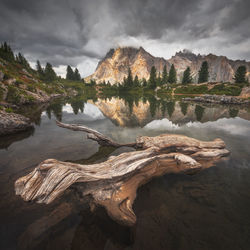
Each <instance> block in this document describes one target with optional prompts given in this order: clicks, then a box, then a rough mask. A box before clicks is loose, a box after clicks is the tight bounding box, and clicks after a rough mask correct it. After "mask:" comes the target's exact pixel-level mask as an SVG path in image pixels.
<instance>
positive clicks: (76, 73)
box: [74, 68, 81, 81]
mask: <svg viewBox="0 0 250 250" xmlns="http://www.w3.org/2000/svg"><path fill="white" fill-rule="evenodd" d="M74 80H75V81H81V75H80V73H79V71H78V69H77V68H75V72H74Z"/></svg>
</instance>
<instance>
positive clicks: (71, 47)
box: [0, 0, 250, 76]
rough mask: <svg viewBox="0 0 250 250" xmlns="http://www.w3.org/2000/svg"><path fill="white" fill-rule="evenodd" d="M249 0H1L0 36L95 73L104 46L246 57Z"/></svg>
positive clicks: (59, 63) (31, 55) (35, 55)
mask: <svg viewBox="0 0 250 250" xmlns="http://www.w3.org/2000/svg"><path fill="white" fill-rule="evenodd" d="M249 9H250V1H248V0H231V1H230V0H220V1H218V0H188V1H187V0H174V1H173V0H165V1H164V0H154V1H153V0H150V1H149V0H127V1H121V0H120V1H119V0H43V1H34V0H24V1H20V0H0V25H1V29H0V41H7V42H9V43H10V44H11V45H12V47H13V48H14V50H15V51H21V52H22V53H23V54H24V55H25V56H26V57H27V58H28V59H29V61H30V62H31V63H34V62H35V61H36V60H37V59H39V60H40V61H41V62H42V63H45V62H50V63H52V64H53V65H54V66H55V67H56V70H57V72H58V73H59V74H63V73H64V72H65V66H66V65H68V64H70V65H72V66H74V67H75V66H77V67H78V68H79V69H80V72H81V73H82V75H83V76H86V75H88V74H90V73H92V72H93V71H94V69H95V67H96V65H97V62H98V60H100V59H101V58H102V57H103V56H104V55H105V54H106V52H107V51H108V50H109V49H110V48H112V47H118V46H143V47H144V48H145V49H146V50H148V51H149V52H150V53H152V54H153V55H155V56H162V57H165V58H169V57H171V56H172V55H174V53H175V52H176V51H178V50H182V49H189V50H192V51H193V52H195V53H201V54H207V53H214V54H217V55H225V56H227V57H229V58H232V59H246V60H250V50H249V48H250V29H249V27H250V15H249Z"/></svg>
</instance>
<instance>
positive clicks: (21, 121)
mask: <svg viewBox="0 0 250 250" xmlns="http://www.w3.org/2000/svg"><path fill="white" fill-rule="evenodd" d="M31 128H33V125H32V124H31V123H30V120H29V119H28V118H26V117H24V116H22V115H19V114H15V113H7V112H4V111H0V136H2V135H8V134H14V133H17V132H20V131H25V130H28V129H31Z"/></svg>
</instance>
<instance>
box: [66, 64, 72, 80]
mask: <svg viewBox="0 0 250 250" xmlns="http://www.w3.org/2000/svg"><path fill="white" fill-rule="evenodd" d="M66 79H67V80H71V81H73V80H74V71H73V69H72V68H71V67H70V66H69V65H68V67H67V73H66Z"/></svg>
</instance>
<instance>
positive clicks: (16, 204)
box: [0, 95, 250, 250]
mask: <svg viewBox="0 0 250 250" xmlns="http://www.w3.org/2000/svg"><path fill="white" fill-rule="evenodd" d="M20 112H21V113H23V114H26V115H27V116H29V117H30V118H31V120H32V121H33V122H34V123H35V124H36V126H35V131H27V132H25V133H20V134H16V135H13V136H9V137H4V138H3V137H1V138H0V149H2V150H0V159H1V160H0V198H1V199H0V221H1V224H0V237H1V243H0V246H1V249H17V245H18V246H19V248H20V249H47V250H48V249H75V250H76V249H91V250H92V249H111V250H112V249H130V250H132V249H170V250H172V249H185V250H186V249H249V246H250V239H249V232H250V213H249V207H250V194H249V190H250V182H249V179H250V164H249V162H250V154H249V148H250V122H249V120H250V110H249V108H248V107H240V106H223V105H204V104H199V105H196V104H192V103H189V104H188V103H183V102H181V101H178V100H175V99H172V98H171V97H166V98H164V99H163V98H158V97H155V96H150V95H145V96H142V97H141V96H138V95H130V96H119V97H116V98H112V97H109V98H103V99H101V98H99V99H96V98H92V100H88V98H87V97H79V96H78V97H75V98H73V99H66V100H59V99H58V100H55V101H54V102H53V103H52V104H51V105H44V106H37V107H35V106H33V107H28V106H27V107H25V108H23V109H22V110H20ZM55 119H59V120H63V121H64V122H66V123H67V122H68V123H82V124H86V125H87V126H89V127H92V128H93V129H96V130H99V131H100V132H102V133H104V134H106V135H108V136H110V137H112V138H113V139H114V140H117V141H120V142H128V141H132V140H134V138H136V137H137V136H139V135H147V136H155V135H159V134H161V133H179V134H184V135H187V136H191V137H195V138H197V139H200V140H212V139H214V138H216V137H221V138H222V139H223V140H224V141H225V142H226V144H227V147H228V148H229V150H230V151H231V152H232V153H231V156H230V158H229V160H225V161H222V162H220V163H218V164H216V167H214V168H211V169H208V170H206V171H203V172H201V173H199V174H198V175H195V176H184V175H166V176H162V177H160V178H156V179H154V180H153V181H151V182H149V183H148V184H146V185H145V186H142V187H141V188H140V189H139V190H138V197H137V198H136V200H135V203H134V210H135V213H136V215H137V219H138V221H137V224H136V225H135V226H134V227H133V228H126V227H122V226H120V225H118V224H116V223H115V222H114V221H113V220H111V219H110V218H109V217H108V216H107V215H106V212H105V211H104V210H103V209H102V208H97V210H96V211H95V212H94V213H92V212H91V211H90V208H89V207H87V206H86V203H85V202H84V201H82V200H79V199H78V197H77V195H76V194H75V193H74V192H72V190H73V189H71V190H69V191H68V192H66V194H65V195H63V196H62V197H61V198H60V199H58V200H56V201H55V202H54V203H52V204H50V205H40V204H35V203H26V202H24V201H22V200H21V199H20V198H19V197H17V196H15V194H14V187H13V185H14V181H15V180H16V179H17V178H18V177H20V176H23V175H25V174H27V173H28V172H30V171H31V169H33V168H34V167H35V166H36V165H37V164H39V163H40V162H41V161H42V160H45V159H47V158H56V159H58V160H63V161H67V160H68V161H73V162H77V163H82V164H91V163H94V162H98V161H103V160H104V159H106V158H107V157H109V156H111V155H117V154H119V153H121V152H124V151H127V150H131V149H128V148H120V149H116V150H114V149H113V148H110V147H99V146H98V145H97V144H96V143H95V142H92V141H90V140H87V139H86V135H84V134H83V133H81V132H74V131H69V130H66V129H62V128H59V127H57V126H56V125H55ZM31 135H32V136H31ZM14 142H16V143H14ZM6 148H8V150H5V149H6ZM17 239H18V240H17Z"/></svg>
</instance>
